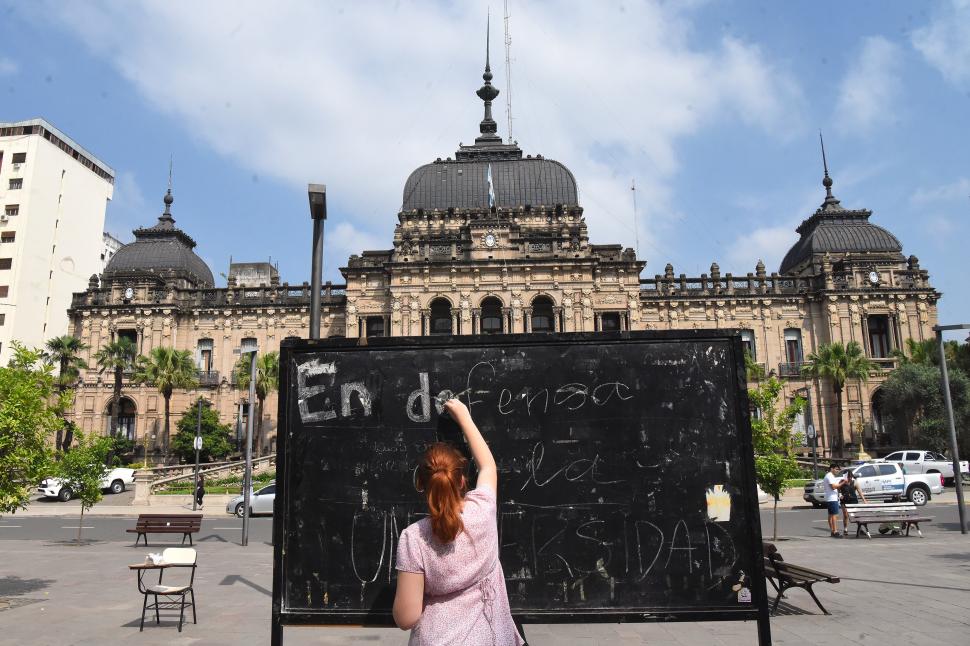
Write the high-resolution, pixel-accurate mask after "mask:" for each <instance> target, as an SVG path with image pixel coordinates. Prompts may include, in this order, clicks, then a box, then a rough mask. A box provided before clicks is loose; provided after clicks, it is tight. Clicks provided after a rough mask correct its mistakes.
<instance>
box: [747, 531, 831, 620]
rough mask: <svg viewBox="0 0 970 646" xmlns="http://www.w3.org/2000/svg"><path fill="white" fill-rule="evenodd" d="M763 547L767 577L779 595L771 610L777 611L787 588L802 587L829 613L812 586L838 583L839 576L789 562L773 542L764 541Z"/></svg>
mask: <svg viewBox="0 0 970 646" xmlns="http://www.w3.org/2000/svg"><path fill="white" fill-rule="evenodd" d="M763 547H764V558H765V577H766V578H767V579H768V583H770V584H771V587H773V588H774V589H775V590H777V591H778V596H777V597H776V598H775V603H774V605H773V606H772V607H771V611H772V612H775V610H777V609H778V603H779V602H780V601H781V598H782V596H783V595H784V594H785V590H787V589H788V588H802V589H803V590H805V591H806V592H808V594H810V595H811V597H812V599H813V600H814V601H815V603H816V605H818V607H819V608H821V609H822V612H823V613H825V614H829V611H828V610H826V609H825V606H823V605H822V602H821V601H819V600H818V597H816V596H815V591H814V590H812V586H813V585H815V584H816V583H820V582H822V581H824V582H825V583H838V582H839V577H837V576H833V575H831V574H826V573H825V572H819V571H818V570H812V569H810V568H807V567H802V566H801V565H795V564H794V563H789V562H787V561H786V560H785V559H783V558H782V556H781V554H780V553H779V552H778V548H777V547H775V545H774V544H773V543H764V544H763Z"/></svg>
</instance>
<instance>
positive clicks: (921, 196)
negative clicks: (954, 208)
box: [909, 177, 970, 204]
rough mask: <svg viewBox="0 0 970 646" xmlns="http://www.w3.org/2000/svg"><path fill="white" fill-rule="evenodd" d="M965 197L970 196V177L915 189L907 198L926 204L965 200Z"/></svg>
mask: <svg viewBox="0 0 970 646" xmlns="http://www.w3.org/2000/svg"><path fill="white" fill-rule="evenodd" d="M967 198H970V179H967V178H966V177H961V178H960V179H958V180H956V181H954V182H950V183H949V184H942V185H940V186H933V187H930V188H920V189H917V190H916V192H915V193H913V196H912V197H911V198H910V199H909V200H910V202H912V203H913V204H928V203H930V202H952V201H954V200H963V201H966V200H967Z"/></svg>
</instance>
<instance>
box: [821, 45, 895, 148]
mask: <svg viewBox="0 0 970 646" xmlns="http://www.w3.org/2000/svg"><path fill="white" fill-rule="evenodd" d="M899 58H900V54H899V47H898V46H896V45H894V44H893V43H891V42H889V41H888V40H886V39H885V38H883V37H881V36H871V37H869V38H866V39H865V41H864V42H863V45H862V51H861V52H859V56H858V58H856V59H855V60H853V61H852V64H851V65H850V66H849V69H848V71H847V72H846V74H845V77H843V79H842V83H841V85H840V89H839V98H838V103H837V105H836V110H835V119H836V123H837V124H838V128H839V129H840V130H841V131H842V132H845V133H851V132H858V131H867V130H871V129H872V128H875V127H878V126H881V125H885V124H887V123H891V122H892V120H893V116H894V114H895V113H896V112H897V111H898V110H899V106H898V104H897V102H896V96H897V94H898V91H899V87H900V79H899V76H898V75H897V73H896V71H897V69H896V68H897V67H898V64H899Z"/></svg>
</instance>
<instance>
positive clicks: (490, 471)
mask: <svg viewBox="0 0 970 646" xmlns="http://www.w3.org/2000/svg"><path fill="white" fill-rule="evenodd" d="M444 406H445V410H447V411H448V414H449V415H451V418H452V419H453V420H455V422H457V423H458V426H459V427H461V432H462V433H464V434H465V440H466V441H467V442H468V448H470V449H471V452H472V457H473V458H475V464H476V465H477V466H478V482H477V483H476V486H481V485H488V486H489V487H491V488H492V491H496V492H497V491H498V467H497V466H496V465H495V458H494V457H492V451H491V450H490V449H489V448H488V444H487V443H486V442H485V438H484V437H482V432H481V431H479V430H478V427H477V426H475V422H474V421H473V420H472V414H471V413H470V412H469V410H468V407H466V406H465V404H463V403H462V402H461V401H459V400H457V399H449V400H448V401H446V402H445V404H444Z"/></svg>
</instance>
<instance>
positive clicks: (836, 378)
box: [802, 341, 876, 446]
mask: <svg viewBox="0 0 970 646" xmlns="http://www.w3.org/2000/svg"><path fill="white" fill-rule="evenodd" d="M875 369H876V364H875V363H873V362H872V361H870V360H869V358H868V357H867V356H866V355H865V353H864V352H863V351H862V346H860V345H859V344H858V343H857V342H855V341H849V342H848V343H847V344H845V345H842V343H840V342H835V343H823V344H821V345H820V346H818V351H816V352H813V353H812V354H810V355H808V361H807V362H806V363H805V365H804V366H802V376H804V377H809V378H811V379H815V380H819V381H821V380H822V379H831V380H832V390H833V391H834V392H835V405H836V419H837V420H838V432H839V434H838V438H839V442H840V443H841V441H842V437H843V435H842V433H843V428H842V391H843V389H844V388H845V382H846V381H848V380H850V379H858V380H859V381H868V379H869V375H870V374H871V373H872V372H873V371H874V370H875ZM830 446H831V444H830Z"/></svg>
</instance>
